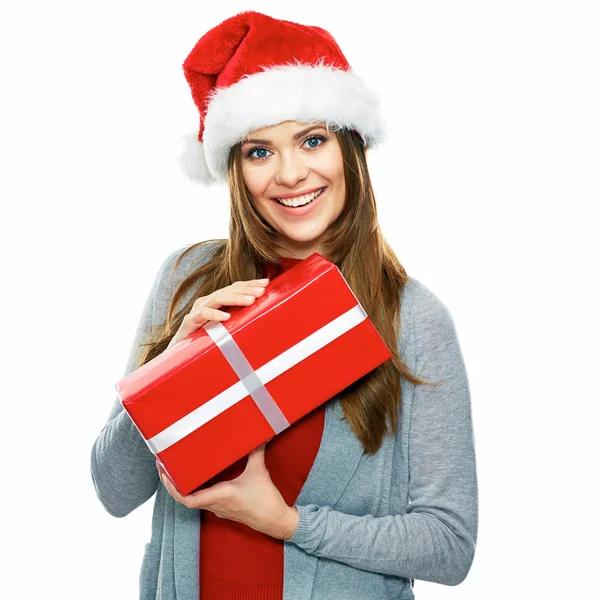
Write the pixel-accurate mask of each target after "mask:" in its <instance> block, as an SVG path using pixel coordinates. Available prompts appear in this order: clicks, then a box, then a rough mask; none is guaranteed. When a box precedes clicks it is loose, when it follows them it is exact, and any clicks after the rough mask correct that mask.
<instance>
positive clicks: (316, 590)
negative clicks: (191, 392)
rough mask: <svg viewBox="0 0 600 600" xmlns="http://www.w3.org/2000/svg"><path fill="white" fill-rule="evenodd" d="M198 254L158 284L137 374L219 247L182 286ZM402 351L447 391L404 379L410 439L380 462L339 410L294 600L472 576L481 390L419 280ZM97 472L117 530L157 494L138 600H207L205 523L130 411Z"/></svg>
mask: <svg viewBox="0 0 600 600" xmlns="http://www.w3.org/2000/svg"><path fill="white" fill-rule="evenodd" d="M188 247H189V246H186V247H184V248H181V249H179V250H177V251H175V252H173V253H172V254H170V255H169V256H168V257H167V258H166V260H165V261H164V263H163V265H162V266H161V268H160V270H159V272H158V275H157V276H156V279H155V281H154V284H153V286H152V289H151V291H150V294H149V296H148V299H147V301H146V304H145V307H144V310H143V313H142V315H141V319H140V321H139V324H138V328H137V332H136V336H135V339H134V342H133V346H132V348H131V353H130V356H129V361H128V365H127V368H126V371H125V373H126V374H127V373H130V372H131V371H132V370H133V362H134V359H135V357H136V355H137V344H138V342H139V340H140V339H141V338H142V336H143V335H144V332H145V331H146V330H147V328H148V326H149V325H150V324H151V323H158V322H161V321H163V320H164V318H165V315H166V311H167V308H168V305H169V302H170V299H171V298H172V295H173V292H174V290H175V289H176V285H177V284H178V283H179V282H180V281H181V279H182V278H183V276H184V275H185V274H186V273H188V272H189V271H190V270H191V269H192V268H194V267H196V266H197V265H198V264H200V263H201V262H202V261H204V260H206V259H207V258H208V257H209V254H210V253H211V252H212V250H213V249H215V248H216V247H217V246H216V243H215V242H211V243H210V244H206V245H204V246H200V247H199V248H195V249H194V250H193V251H191V252H190V253H188V255H187V256H186V257H184V259H183V260H182V261H181V263H180V265H179V266H178V269H177V271H176V272H175V275H174V277H172V278H170V277H169V276H170V274H171V271H172V268H173V266H174V264H175V261H176V259H177V258H178V256H180V255H181V253H182V252H183V250H185V249H186V248H188ZM190 255H191V256H190ZM188 298H189V297H187V298H184V301H187V299H188ZM399 346H400V355H401V357H402V358H403V360H404V361H405V363H406V364H407V366H408V367H409V368H410V369H411V371H412V372H413V373H415V372H416V374H417V375H418V376H420V377H423V378H425V379H427V380H429V381H431V380H435V381H439V380H443V383H442V385H439V386H437V387H432V386H414V385H412V384H411V383H408V382H406V381H405V380H402V395H403V403H402V407H401V418H400V426H399V428H398V432H397V434H396V435H395V436H389V435H388V436H386V438H385V439H384V442H383V444H382V446H381V448H380V449H379V451H378V452H377V453H376V454H375V455H373V456H368V455H367V454H365V453H364V452H363V448H362V445H361V444H360V442H359V440H358V438H357V437H356V436H355V435H354V433H353V431H352V430H351V428H350V427H349V425H348V423H347V421H346V420H344V419H343V418H342V417H343V412H342V410H341V407H340V405H339V402H338V401H337V400H335V399H333V400H331V401H329V402H328V403H327V405H326V411H325V427H324V431H323V437H322V440H321V445H320V447H319V451H318V454H317V456H316V459H315V462H314V464H313V466H312V469H311V470H310V473H309V476H308V478H307V480H306V482H305V484H304V487H303V488H302V490H301V492H300V494H299V496H298V498H297V501H296V504H295V506H296V507H297V508H298V511H299V515H300V520H299V524H298V528H297V531H296V533H295V534H294V536H293V537H292V538H291V539H290V540H286V541H284V594H283V598H284V600H308V599H310V598H312V599H314V600H340V598H344V600H352V599H357V600H358V599H360V600H364V599H366V598H369V599H374V600H377V599H380V600H383V599H395V600H411V599H413V598H414V597H415V596H414V593H413V586H414V580H415V579H422V580H424V581H430V582H436V583H441V584H444V585H458V584H459V583H461V582H462V581H463V580H464V579H465V577H466V576H467V573H468V572H469V569H470V567H471V564H472V562H473V557H474V553H475V545H476V541H477V526H478V487H477V473H476V465H475V443H474V437H473V428H472V417H471V401H470V392H469V383H468V379H467V373H466V370H465V365H464V362H463V357H462V354H461V350H460V346H459V342H458V339H457V335H456V332H455V328H454V324H453V320H452V317H451V315H450V313H449V311H448V309H447V308H446V306H445V305H444V304H443V303H442V302H441V301H440V300H439V299H438V298H437V297H436V296H435V295H434V294H433V293H432V292H431V291H430V290H429V289H428V288H427V287H425V286H424V285H423V284H422V283H420V282H419V281H418V280H416V279H414V278H410V280H409V282H408V283H407V284H406V286H405V288H404V291H403V297H402V319H401V337H400V341H399ZM91 472H92V479H93V483H94V486H95V488H96V493H97V495H98V498H99V499H100V501H101V502H102V504H103V505H104V507H105V508H106V510H107V511H108V512H109V513H110V514H111V515H114V516H115V517H124V516H126V515H127V514H129V513H130V512H131V511H133V510H135V509H136V508H137V507H138V506H140V505H141V504H143V503H144V502H146V501H147V500H148V499H149V498H150V497H152V496H153V495H154V494H156V497H155V500H154V512H153V516H152V536H151V539H150V543H148V544H146V548H145V553H144V558H143V562H142V567H141V573H140V599H141V600H175V599H177V600H198V598H199V552H200V511H198V510H193V509H189V508H186V507H185V506H183V505H181V504H179V503H178V502H176V501H175V500H174V499H173V498H172V497H171V496H170V495H169V494H168V493H167V491H166V490H165V488H164V487H163V485H162V484H160V485H159V479H158V475H157V470H156V466H155V459H154V455H153V454H152V453H151V452H150V450H149V449H148V447H147V446H146V444H145V442H144V441H143V440H142V438H141V436H140V434H139V432H138V430H137V429H136V427H135V426H134V425H133V423H132V421H131V419H130V418H129V416H128V415H127V413H126V412H125V411H124V410H123V409H122V407H121V405H120V403H119V401H118V399H117V400H116V401H115V403H114V406H113V408H112V410H111V412H110V415H109V417H108V421H107V423H106V425H105V426H104V428H103V429H102V431H101V432H100V434H99V436H98V438H97V439H96V441H95V442H94V445H93V449H92V454H91Z"/></svg>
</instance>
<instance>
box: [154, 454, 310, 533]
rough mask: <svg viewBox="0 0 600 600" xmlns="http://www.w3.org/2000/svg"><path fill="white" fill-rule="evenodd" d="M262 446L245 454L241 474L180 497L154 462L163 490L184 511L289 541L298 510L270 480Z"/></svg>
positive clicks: (158, 465)
mask: <svg viewBox="0 0 600 600" xmlns="http://www.w3.org/2000/svg"><path fill="white" fill-rule="evenodd" d="M266 445H267V443H264V444H262V445H261V446H259V447H258V448H256V449H255V450H253V451H252V452H250V454H249V455H248V464H247V465H246V469H245V470H244V472H243V473H242V474H241V475H240V476H239V477H236V478H235V479H232V480H231V481H220V482H219V483H216V484H215V485H212V486H210V487H208V488H205V489H202V490H198V491H196V492H193V493H192V494H188V495H187V496H182V495H181V494H180V493H179V492H178V491H177V489H176V488H175V485H174V484H173V482H172V481H171V480H170V479H169V477H168V475H167V474H166V473H165V471H164V469H163V468H162V467H161V465H160V464H159V463H158V462H157V463H156V465H157V468H158V472H159V474H160V477H161V479H162V482H163V484H164V485H165V487H166V488H167V491H168V492H169V494H171V496H173V498H175V500H177V502H180V503H181V504H183V505H184V506H187V507H188V508H203V509H205V510H210V511H211V512H213V513H215V514H216V515H217V517H221V518H224V519H229V520H231V521H237V522H238V523H244V524H245V525H248V527H251V528H252V529H256V530H257V531H261V532H262V533H265V534H267V535H269V536H271V537H274V538H276V539H278V540H287V539H290V538H291V537H292V536H293V535H294V532H295V531H296V527H297V526H298V520H299V515H298V511H297V510H296V509H295V508H293V507H290V506H288V505H287V503H286V502H285V500H284V499H283V496H282V495H281V493H280V492H279V490H278V489H277V488H276V487H275V484H274V483H273V481H272V480H271V476H270V474H269V471H268V469H267V467H266V465H265V447H266Z"/></svg>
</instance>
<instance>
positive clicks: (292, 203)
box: [276, 188, 323, 206]
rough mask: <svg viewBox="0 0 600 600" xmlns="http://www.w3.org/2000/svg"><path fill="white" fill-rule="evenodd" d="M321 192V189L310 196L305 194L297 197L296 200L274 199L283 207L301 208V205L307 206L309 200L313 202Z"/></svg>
mask: <svg viewBox="0 0 600 600" xmlns="http://www.w3.org/2000/svg"><path fill="white" fill-rule="evenodd" d="M322 191H323V188H321V189H320V190H317V191H316V192H313V193H312V194H306V195H305V196H299V197H298V198H286V199H281V198H276V200H277V202H279V203H281V204H283V205H284V206H302V205H303V204H308V203H309V202H310V201H311V200H314V199H315V198H316V197H317V196H318V195H319V194H320V193H321V192H322Z"/></svg>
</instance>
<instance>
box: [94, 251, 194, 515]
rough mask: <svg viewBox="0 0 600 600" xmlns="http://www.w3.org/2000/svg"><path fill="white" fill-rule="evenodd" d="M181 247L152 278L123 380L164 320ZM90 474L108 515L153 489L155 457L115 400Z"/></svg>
mask: <svg viewBox="0 0 600 600" xmlns="http://www.w3.org/2000/svg"><path fill="white" fill-rule="evenodd" d="M183 250H184V249H180V250H177V251H175V252H173V253H171V254H170V255H169V256H168V257H167V258H166V259H165V260H164V262H163V264H162V265H161V267H160V269H159V270H158V273H157V275H156V276H155V278H154V281H153V283H152V286H151V289H150V292H149V294H148V296H147V298H146V302H145V304H144V308H143V310H142V314H141V316H140V319H139V321H138V325H137V328H136V331H135V335H134V340H133V344H132V346H131V350H130V352H129V358H128V360H127V366H126V368H125V373H124V375H123V376H124V377H125V376H126V375H128V374H129V373H131V372H132V371H133V370H134V367H135V364H136V360H137V358H138V354H139V352H140V350H141V348H140V346H139V344H140V343H141V342H142V341H143V340H144V338H145V336H146V334H147V333H148V332H149V330H150V328H151V327H152V326H153V325H156V324H158V323H160V322H164V320H165V319H166V309H167V308H168V305H169V303H170V299H171V298H172V295H173V284H172V283H171V282H170V281H169V279H170V276H171V273H172V271H173V267H174V265H175V262H176V260H177V258H178V257H179V255H180V254H182V252H183ZM91 474H92V480H93V483H94V487H95V490H96V495H97V496H98V498H99V500H100V502H101V503H102V505H103V506H104V508H105V509H106V510H107V512H108V513H109V514H111V515H113V516H115V517H124V516H126V515H128V514H129V513H130V512H131V511H133V510H134V509H136V508H137V507H138V506H140V505H142V504H143V503H144V502H146V500H148V499H149V498H150V497H151V496H152V495H153V494H154V492H155V491H156V488H157V486H158V472H157V469H156V459H155V456H154V454H152V452H151V451H150V449H149V448H148V446H147V445H146V442H145V441H144V439H143V438H142V436H141V434H140V432H139V431H138V429H137V427H136V426H135V425H134V423H133V421H132V420H131V418H130V417H129V415H128V413H127V412H126V411H125V410H123V407H122V405H121V402H120V400H119V398H118V396H117V398H116V400H115V401H114V403H113V406H112V409H111V411H110V414H109V416H108V420H107V422H106V424H105V425H104V428H103V429H102V431H101V432H100V434H99V435H98V437H97V439H96V441H95V442H94V444H93V447H92V453H91Z"/></svg>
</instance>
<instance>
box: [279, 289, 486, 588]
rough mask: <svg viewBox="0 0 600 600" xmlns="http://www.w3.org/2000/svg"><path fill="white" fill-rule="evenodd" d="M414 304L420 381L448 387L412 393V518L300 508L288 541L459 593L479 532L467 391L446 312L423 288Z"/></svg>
mask: <svg viewBox="0 0 600 600" xmlns="http://www.w3.org/2000/svg"><path fill="white" fill-rule="evenodd" d="M414 302H415V306H414V311H415V316H414V331H415V344H416V374H417V375H418V376H420V377H422V378H424V379H426V380H428V381H440V380H442V381H443V383H442V384H441V385H438V386H437V387H432V386H423V385H418V386H415V391H414V397H413V402H412V413H411V426H410V434H409V454H408V455H409V468H410V482H409V506H408V510H407V513H406V514H404V515H400V514H397V515H387V516H383V517H374V516H372V515H366V516H355V515H349V514H344V513H341V512H337V511H335V510H332V508H331V507H329V506H324V507H319V506H317V505H314V504H310V505H307V506H297V507H296V508H297V509H298V512H299V522H298V528H297V530H296V532H295V533H294V535H293V536H292V538H290V539H289V540H288V541H290V542H293V543H296V544H297V545H298V546H300V547H301V548H303V549H304V550H305V551H306V552H308V553H310V554H314V555H315V556H319V557H324V558H329V559H333V560H337V561H341V562H343V563H346V564H348V565H350V566H353V567H356V568H358V569H363V570H366V571H374V572H378V573H383V574H388V575H395V576H398V577H406V578H410V579H421V580H424V581H431V582H435V583H442V584H445V585H458V584H459V583H461V582H462V581H463V580H464V579H465V577H466V576H467V573H468V572H469V569H470V567H471V564H472V562H473V557H474V552H475V544H476V541H477V524H478V491H477V474H476V465H475V446H474V438H473V429H472V420H471V404H470V391H469V384H468V380H467V374H466V371H465V366H464V363H463V358H462V354H461V350H460V347H459V342H458V339H457V336H456V332H455V329H454V324H453V321H452V317H451V315H450V313H449V311H448V309H447V308H446V307H445V305H443V304H442V303H441V301H440V300H439V299H438V298H437V297H436V296H434V295H433V294H432V293H431V292H430V291H429V290H428V289H427V288H426V287H425V286H422V284H420V292H418V293H417V294H416V298H415V300H414Z"/></svg>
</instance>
